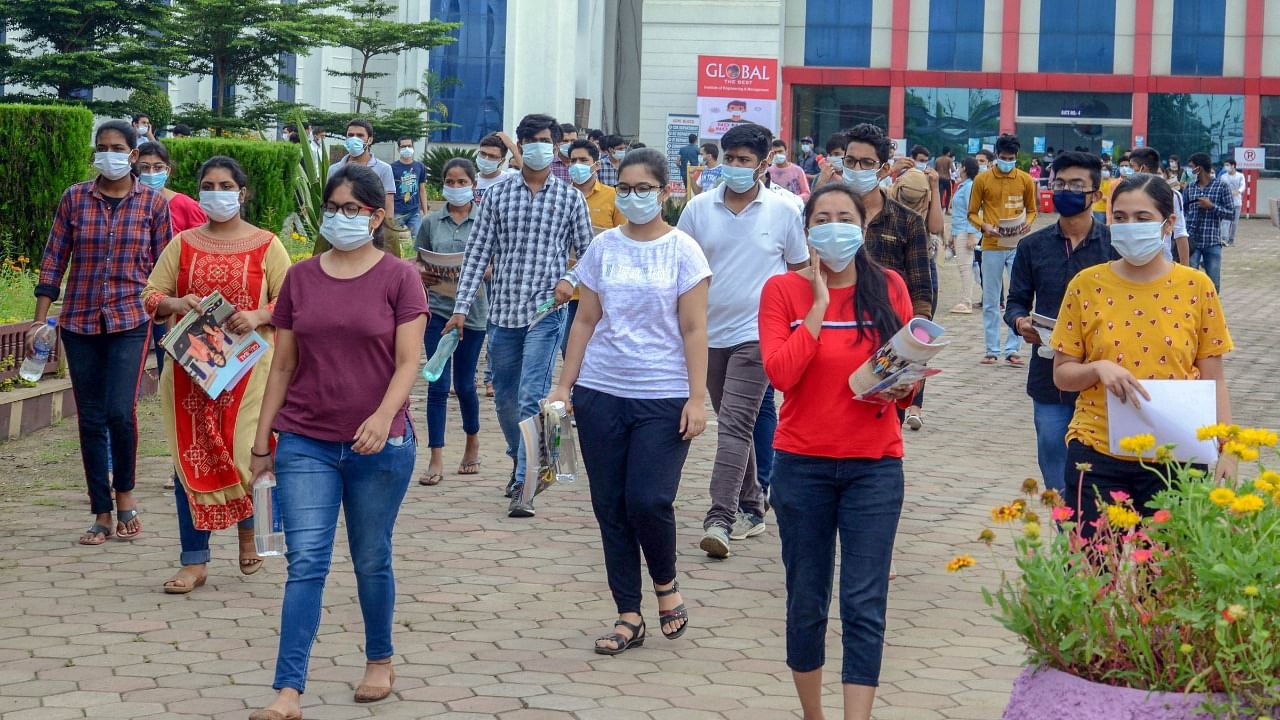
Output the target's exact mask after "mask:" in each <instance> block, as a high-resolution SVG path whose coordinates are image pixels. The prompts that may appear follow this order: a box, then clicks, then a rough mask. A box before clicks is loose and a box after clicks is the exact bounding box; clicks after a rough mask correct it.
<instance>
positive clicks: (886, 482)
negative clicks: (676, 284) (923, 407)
mask: <svg viewBox="0 0 1280 720" xmlns="http://www.w3.org/2000/svg"><path fill="white" fill-rule="evenodd" d="M805 223H806V225H807V226H808V230H809V242H810V244H811V246H812V247H813V250H814V252H815V253H816V254H817V258H816V262H815V263H814V265H813V266H812V267H810V268H808V269H806V270H802V271H800V272H791V273H786V274H784V275H778V276H775V277H773V278H771V279H770V280H769V281H768V282H767V283H766V284H765V288H764V292H763V293H762V295H761V298H760V344H761V351H762V355H763V358H764V365H765V372H767V373H768V376H769V379H770V380H771V381H772V382H773V384H774V385H775V386H777V388H778V390H780V391H781V392H782V393H783V394H784V395H785V396H786V402H784V403H783V404H782V414H781V417H780V418H779V422H778V434H777V438H776V440H775V446H776V447H777V461H776V464H775V466H774V476H773V486H772V497H773V509H774V512H775V513H777V518H778V533H779V536H780V538H781V540H782V562H783V565H784V567H785V569H786V588H787V603H786V605H787V666H788V667H790V668H791V674H792V678H793V679H794V681H795V685H796V694H797V695H798V696H799V698H800V706H801V708H802V709H803V711H804V716H805V717H806V718H819V717H822V712H823V711H822V688H823V682H822V666H823V664H824V662H825V654H826V652H825V648H826V636H827V615H828V609H829V607H830V604H831V587H832V576H833V575H834V571H835V553H836V536H837V533H838V534H839V536H840V560H841V562H840V582H839V587H838V593H839V601H840V620H841V625H842V626H843V633H842V635H841V644H842V646H843V651H844V652H843V656H844V659H843V669H842V672H841V680H842V682H843V688H844V717H846V718H856V719H858V720H867V719H869V718H870V717H871V708H872V705H873V704H874V702H875V688H876V685H877V683H878V682H879V677H880V661H881V655H882V652H883V647H884V627H885V613H886V608H887V603H888V594H889V565H890V558H891V556H892V553H893V540H894V535H895V534H896V532H897V526H898V518H899V515H900V514H901V511H902V499H903V473H902V451H903V447H902V429H901V427H900V425H899V424H898V420H897V417H896V416H895V415H894V413H891V412H889V413H886V412H885V411H884V410H885V408H883V407H880V406H877V405H875V404H873V403H868V402H863V401H860V400H855V399H854V398H853V396H852V394H851V393H850V392H849V373H850V372H851V368H857V367H858V366H859V365H861V364H862V363H863V362H864V361H866V360H867V359H868V358H870V357H871V355H872V354H873V353H875V351H876V350H878V349H879V348H880V346H881V345H882V344H883V343H884V342H885V341H886V340H888V338H889V337H891V336H892V335H893V334H894V333H895V332H897V331H898V330H899V329H900V328H901V327H902V325H903V324H904V323H906V322H908V321H909V320H910V319H911V316H912V314H913V308H912V301H911V297H910V295H909V293H908V291H907V286H906V284H905V283H904V282H903V281H902V279H901V278H900V277H899V276H898V274H897V273H895V272H892V271H890V270H887V269H885V268H883V267H881V266H879V265H878V264H876V262H875V261H874V260H873V259H872V257H871V255H870V253H868V252H867V251H866V249H865V248H864V247H863V224H864V216H863V212H862V204H861V201H860V199H859V198H858V196H857V195H856V193H855V191H854V190H853V189H852V188H849V187H847V186H844V185H826V186H823V187H821V188H819V189H818V190H817V191H816V192H815V193H814V194H813V196H812V197H810V198H809V202H808V204H807V205H806V206H805ZM719 281H720V279H719V278H717V279H716V282H719ZM912 394H913V389H911V388H907V389H904V390H903V391H902V392H901V393H899V394H898V398H899V400H898V405H899V406H904V405H905V403H906V402H907V401H908V398H909V397H910V396H911V395H912ZM842 428H857V429H858V430H857V432H846V431H844V430H842Z"/></svg>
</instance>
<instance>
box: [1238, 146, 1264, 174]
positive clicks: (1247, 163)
mask: <svg viewBox="0 0 1280 720" xmlns="http://www.w3.org/2000/svg"><path fill="white" fill-rule="evenodd" d="M1266 164H1267V151H1266V150H1265V149H1264V148H1260V147H1251V148H1246V147H1238V148H1236V167H1237V168H1239V169H1241V170H1263V169H1265V166H1266Z"/></svg>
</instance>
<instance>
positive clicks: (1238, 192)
mask: <svg viewBox="0 0 1280 720" xmlns="http://www.w3.org/2000/svg"><path fill="white" fill-rule="evenodd" d="M1218 182H1220V183H1222V184H1223V185H1226V186H1227V189H1228V190H1230V191H1231V199H1232V200H1234V201H1235V204H1236V207H1240V205H1241V201H1242V199H1243V198H1244V173H1242V172H1239V171H1236V174H1235V175H1232V174H1231V173H1225V172H1224V173H1222V177H1220V178H1218Z"/></svg>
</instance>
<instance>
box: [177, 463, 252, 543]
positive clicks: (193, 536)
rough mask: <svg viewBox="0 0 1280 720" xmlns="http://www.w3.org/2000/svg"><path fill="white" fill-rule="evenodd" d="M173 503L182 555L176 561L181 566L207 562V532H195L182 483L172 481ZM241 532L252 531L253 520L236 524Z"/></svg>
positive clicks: (249, 519) (208, 533)
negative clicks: (174, 504)
mask: <svg viewBox="0 0 1280 720" xmlns="http://www.w3.org/2000/svg"><path fill="white" fill-rule="evenodd" d="M173 501H174V503H176V504H177V506H178V539H179V540H180V541H181V542H182V554H181V555H180V556H179V557H178V561H179V562H181V563H182V564H183V565H203V564H205V563H207V562H209V535H211V534H212V533H210V532H209V531H208V530H197V529H196V526H195V523H194V522H192V521H191V506H190V505H188V504H187V490H186V488H184V487H182V481H181V480H179V479H178V478H177V477H175V478H174V479H173ZM238 527H239V528H240V529H241V530H252V529H253V518H245V519H244V520H241V521H240V522H239V524H238Z"/></svg>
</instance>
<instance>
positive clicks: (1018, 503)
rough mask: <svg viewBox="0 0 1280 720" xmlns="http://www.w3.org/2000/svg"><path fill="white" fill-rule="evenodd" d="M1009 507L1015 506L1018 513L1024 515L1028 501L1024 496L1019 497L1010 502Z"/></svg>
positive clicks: (1014, 508)
mask: <svg viewBox="0 0 1280 720" xmlns="http://www.w3.org/2000/svg"><path fill="white" fill-rule="evenodd" d="M1009 507H1011V508H1013V511H1014V512H1016V513H1018V515H1022V513H1023V511H1024V510H1026V509H1027V501H1026V500H1023V499H1022V498H1018V499H1017V500H1014V501H1013V502H1011V503H1009Z"/></svg>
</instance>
